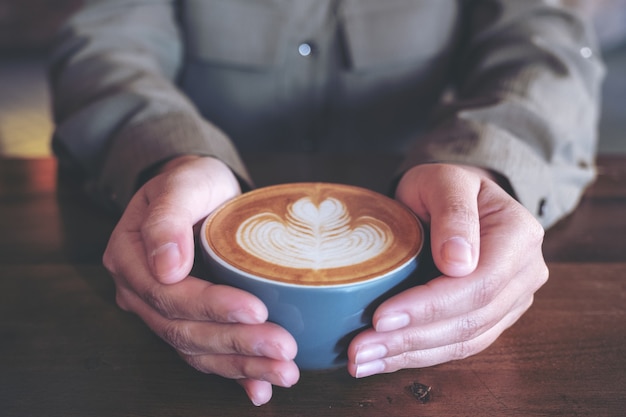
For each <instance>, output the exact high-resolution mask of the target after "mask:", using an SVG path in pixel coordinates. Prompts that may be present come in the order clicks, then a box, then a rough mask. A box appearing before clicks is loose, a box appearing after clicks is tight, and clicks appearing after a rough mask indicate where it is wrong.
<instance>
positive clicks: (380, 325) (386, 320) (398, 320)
mask: <svg viewBox="0 0 626 417" xmlns="http://www.w3.org/2000/svg"><path fill="white" fill-rule="evenodd" d="M410 322H411V317H410V316H409V315H408V314H406V313H395V314H387V315H384V316H382V317H381V318H379V319H378V321H376V325H375V328H376V331H377V332H391V331H394V330H399V329H402V328H404V327H406V326H408V325H409V323H410Z"/></svg>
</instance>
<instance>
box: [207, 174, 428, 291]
mask: <svg viewBox="0 0 626 417" xmlns="http://www.w3.org/2000/svg"><path fill="white" fill-rule="evenodd" d="M302 184H329V185H339V186H347V187H353V188H361V189H364V190H366V191H368V192H374V193H376V191H373V190H370V189H366V188H363V187H359V186H355V185H348V184H340V183H329V182H299V183H293V184H276V185H270V186H267V187H283V186H289V185H302ZM267 187H262V188H267ZM260 189H261V188H258V189H255V190H252V191H249V192H247V193H244V194H240V195H239V196H237V197H234V198H232V199H230V200H228V201H225V202H224V203H222V204H220V205H219V206H218V207H216V208H215V209H214V210H213V211H211V213H209V215H208V216H207V217H206V218H205V219H204V220H203V221H202V227H201V228H200V240H201V243H202V248H203V250H204V253H205V254H206V255H207V256H209V257H210V258H211V259H212V260H213V261H215V262H217V263H218V264H220V266H222V267H224V268H226V269H228V270H230V271H232V272H235V273H237V274H239V275H241V276H244V277H245V278H247V279H252V280H255V281H259V282H263V283H266V284H272V285H277V286H282V287H288V288H325V289H328V288H346V287H354V286H360V285H365V284H369V283H373V282H375V281H378V280H383V279H385V278H387V277H389V276H392V275H395V274H396V273H397V272H398V271H401V270H402V269H404V268H406V267H407V266H408V265H410V264H411V263H413V262H415V261H416V260H417V259H418V258H419V257H420V256H421V254H422V252H423V250H424V244H425V236H424V226H423V225H422V222H421V220H420V219H419V218H418V217H417V215H416V214H415V213H413V211H412V210H411V209H409V208H408V207H406V205H404V203H402V202H400V201H398V200H394V201H396V202H397V203H399V204H402V205H404V206H405V208H406V209H407V211H408V212H409V213H410V214H411V215H412V216H413V217H414V218H415V220H416V223H417V226H418V227H419V229H420V233H419V235H420V237H421V238H420V242H419V245H417V249H416V250H415V253H414V254H412V255H411V256H410V257H408V259H407V260H406V261H405V262H403V263H401V264H400V265H397V266H396V267H395V268H393V269H390V270H388V271H385V272H384V273H382V274H381V275H377V276H373V277H369V278H365V279H363V280H358V281H352V282H344V283H338V284H311V283H292V282H285V281H281V280H274V279H271V278H266V277H262V276H259V275H255V274H253V273H251V272H248V271H245V270H243V269H239V268H237V267H236V266H234V265H233V264H231V263H229V262H228V261H227V260H225V259H224V258H222V257H221V256H220V255H219V254H218V253H216V252H215V251H214V250H213V249H212V248H211V245H209V243H208V240H207V236H206V229H207V226H208V223H209V221H210V220H211V218H212V217H213V216H214V215H215V214H217V212H219V211H220V210H221V209H222V208H224V207H226V206H227V205H229V204H230V203H231V202H232V201H234V200H236V199H237V198H239V197H241V196H243V195H245V194H249V193H251V192H255V191H256V190H260ZM381 195H382V196H383V197H386V198H389V197H387V196H385V195H383V194H381Z"/></svg>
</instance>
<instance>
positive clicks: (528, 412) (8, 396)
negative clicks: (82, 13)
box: [0, 155, 626, 417]
mask: <svg viewBox="0 0 626 417" xmlns="http://www.w3.org/2000/svg"><path fill="white" fill-rule="evenodd" d="M247 159H248V160H249V163H250V167H251V170H252V172H253V174H254V175H255V176H256V177H257V178H258V179H259V181H258V182H259V185H265V184H269V183H273V182H281V181H292V180H293V181H297V180H333V181H343V182H349V183H354V184H357V185H363V186H369V187H371V188H374V189H377V190H384V188H385V184H387V181H388V179H389V177H390V175H391V172H392V170H393V167H394V166H395V163H396V162H397V161H396V160H395V158H393V157H389V158H384V157H381V156H379V155H377V156H363V157H356V158H355V157H350V158H345V157H341V156H336V157H332V158H325V157H323V156H321V155H314V156H304V155H290V156H289V158H287V159H286V160H287V161H289V162H286V164H287V166H285V165H284V164H285V163H283V166H282V168H281V169H280V170H277V169H276V167H277V166H279V165H278V161H280V160H285V159H284V155H283V156H280V155H278V156H276V155H274V156H269V155H249V156H248V157H247ZM268 169H269V170H272V169H274V171H268ZM599 169H600V175H599V179H598V181H597V183H596V184H595V185H594V186H593V187H591V188H590V189H589V191H588V192H587V194H586V195H585V198H584V200H583V201H582V203H581V205H580V207H579V209H578V210H577V211H576V212H575V213H574V214H573V215H572V216H570V217H569V218H567V219H566V220H564V221H563V222H561V223H560V224H559V225H557V226H556V227H555V228H554V229H552V230H551V231H550V232H549V233H548V235H547V237H546V242H545V254H546V257H547V259H548V260H549V265H550V270H551V278H550V280H549V282H548V283H547V284H546V285H545V286H544V287H543V288H542V289H541V290H540V291H539V292H538V294H537V297H536V301H535V304H534V305H533V307H532V308H531V309H530V311H528V313H527V314H526V315H524V316H523V317H522V319H521V320H520V321H519V322H518V323H517V324H515V325H514V326H513V327H512V328H511V329H509V330H508V331H506V332H505V333H504V334H503V335H502V336H501V337H500V338H499V339H498V341H497V342H496V343H495V344H493V345H492V346H491V347H490V348H489V349H487V350H486V351H485V352H483V353H481V354H479V355H477V356H474V357H471V358H468V359H466V360H463V361H458V362H454V363H447V364H443V365H439V366H434V367H431V368H427V369H417V370H404V371H400V372H397V373H394V374H388V375H380V376H374V377H370V378H365V379H362V380H355V379H353V378H351V377H350V376H349V375H348V374H347V372H345V371H344V370H338V371H333V372H328V373H304V374H303V375H302V378H301V381H300V382H299V383H298V384H297V385H296V386H295V387H293V388H291V389H281V388H276V389H275V393H274V397H273V399H272V401H271V402H270V403H269V404H267V405H265V406H262V407H260V408H256V407H254V406H252V405H251V404H250V403H249V401H248V399H247V398H246V397H245V394H244V392H243V390H242V389H241V388H240V387H239V386H238V385H237V384H235V383H234V382H232V381H227V380H224V379H222V378H219V377H217V376H211V375H204V374H201V373H199V372H197V371H195V370H193V369H192V368H190V367H189V366H187V365H186V364H185V363H184V362H183V361H182V360H180V359H179V358H178V356H177V355H176V354H175V353H174V351H173V350H172V349H171V348H169V347H168V346H167V345H166V344H165V343H163V342H162V341H160V339H158V338H157V337H156V336H154V335H153V334H152V333H151V332H150V331H149V330H148V329H147V328H146V327H145V326H144V325H143V323H141V322H140V320H139V319H138V318H137V317H135V316H133V315H130V314H127V313H125V312H123V311H121V310H120V309H119V308H117V306H116V305H115V302H114V287H113V284H112V281H111V279H110V278H109V277H108V275H107V272H106V271H105V270H104V268H103V267H102V266H101V263H100V258H101V254H102V251H103V249H104V247H105V244H106V242H107V238H108V235H109V233H110V231H111V229H112V227H113V226H114V223H115V219H114V218H113V217H111V216H110V215H109V214H106V213H104V212H101V211H99V210H98V209H95V208H94V207H93V206H92V205H91V204H90V203H89V202H88V201H86V200H85V199H84V197H82V194H81V193H80V191H79V190H78V189H77V188H76V187H74V186H72V185H71V184H70V185H65V184H64V183H63V182H61V183H60V184H61V185H57V183H58V181H57V178H56V164H55V161H54V160H53V159H37V160H6V159H5V160H0V415H1V416H5V417H11V416H20V417H21V416H63V417H71V416H79V417H86V416H107V417H110V416H188V417H191V416H203V417H206V416H222V417H223V416H237V417H241V416H341V417H346V416H347V417H350V416H390V417H391V416H407V417H408V416H411V417H414V416H438V417H439V416H482V415H485V416H552V415H559V416H561V415H562V416H623V415H626V288H625V287H626V157H601V158H600V159H599ZM285 172H288V173H290V176H289V177H288V178H286V177H285V176H284V174H281V173H285ZM415 382H419V383H422V384H425V385H428V386H430V387H432V391H431V393H432V396H431V399H430V401H428V402H427V403H422V402H420V401H418V400H416V398H414V397H413V396H412V395H411V394H410V392H409V390H408V389H407V387H409V386H411V385H412V384H413V383H415Z"/></svg>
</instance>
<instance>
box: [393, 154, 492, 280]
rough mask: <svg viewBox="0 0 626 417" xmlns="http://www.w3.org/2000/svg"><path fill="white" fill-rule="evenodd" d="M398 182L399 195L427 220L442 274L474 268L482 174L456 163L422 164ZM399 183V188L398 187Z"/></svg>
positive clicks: (458, 272)
mask: <svg viewBox="0 0 626 417" xmlns="http://www.w3.org/2000/svg"><path fill="white" fill-rule="evenodd" d="M419 168H423V169H421V170H420V169H418V170H416V171H417V173H411V172H410V171H409V173H407V174H408V176H407V177H405V178H403V180H402V183H401V184H400V185H399V197H400V196H402V195H404V197H403V198H402V200H406V203H407V204H408V205H409V207H411V208H412V209H413V210H414V211H415V212H416V214H417V215H418V216H420V217H421V218H422V219H429V220H430V234H431V250H432V255H433V260H434V262H435V265H436V266H437V268H438V269H439V271H441V272H442V273H443V274H444V275H448V276H457V277H459V276H465V275H468V274H470V273H471V272H473V271H474V269H476V265H477V264H478V257H479V252H480V219H479V213H478V194H479V192H480V187H481V177H480V176H479V175H477V174H476V173H475V172H472V171H470V170H467V169H465V168H463V167H460V166H455V165H436V164H432V165H428V166H421V167H419ZM401 186H402V188H401Z"/></svg>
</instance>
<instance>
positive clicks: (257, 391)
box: [237, 379, 272, 407]
mask: <svg viewBox="0 0 626 417" xmlns="http://www.w3.org/2000/svg"><path fill="white" fill-rule="evenodd" d="M237 383H238V384H239V385H241V386H242V387H243V388H244V389H245V390H246V393H247V394H248V398H250V401H252V404H254V405H256V406H257V407H258V406H260V405H263V404H267V403H268V402H269V401H270V400H271V399H272V384H270V383H269V382H267V381H257V380H255V379H239V380H237Z"/></svg>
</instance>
